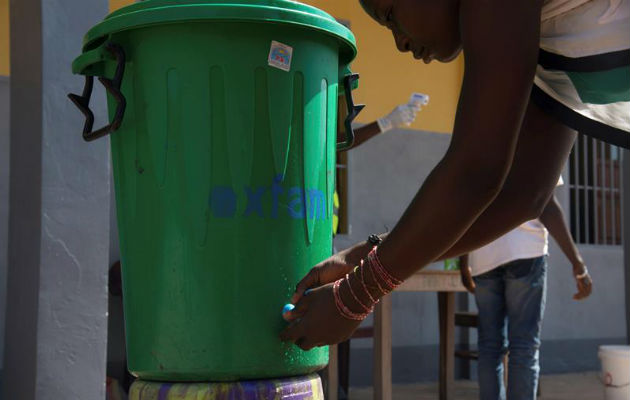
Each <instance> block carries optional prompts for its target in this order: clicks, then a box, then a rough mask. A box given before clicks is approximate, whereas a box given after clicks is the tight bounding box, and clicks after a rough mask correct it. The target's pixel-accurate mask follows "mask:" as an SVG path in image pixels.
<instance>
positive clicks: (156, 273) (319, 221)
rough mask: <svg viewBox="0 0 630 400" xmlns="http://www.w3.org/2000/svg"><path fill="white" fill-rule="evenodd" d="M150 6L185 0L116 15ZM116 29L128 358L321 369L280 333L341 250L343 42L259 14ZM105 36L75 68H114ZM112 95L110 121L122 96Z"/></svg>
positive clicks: (185, 368) (227, 373) (223, 369)
mask: <svg viewBox="0 0 630 400" xmlns="http://www.w3.org/2000/svg"><path fill="white" fill-rule="evenodd" d="M151 3H153V4H163V3H169V4H171V3H173V4H175V3H176V4H182V3H184V2H183V1H182V2H175V1H170V2H165V1H153V2H146V3H139V4H135V5H133V6H130V7H127V9H123V10H122V11H120V12H117V13H115V14H114V16H112V17H110V18H108V20H113V19H114V18H115V16H116V15H119V16H120V17H121V18H122V16H124V15H126V14H131V12H130V11H132V10H134V9H137V8H141V7H142V6H148V5H150V4H151ZM186 3H189V2H186ZM255 3H256V4H262V3H263V2H260V1H259V2H255ZM269 3H271V4H280V3H282V4H285V3H287V4H288V3H290V2H286V1H282V2H281V1H273V2H269ZM295 7H297V5H296V6H295ZM309 9H310V8H309ZM125 10H127V11H125ZM138 12H140V11H138ZM312 14H313V15H321V14H322V13H321V12H318V13H315V12H313V13H312ZM104 24H105V23H103V24H101V25H99V26H97V27H101V28H102V25H104ZM101 28H99V29H101ZM95 29H96V28H95ZM344 29H345V28H344ZM93 31H94V29H93V30H92V31H90V32H93ZM88 36H89V34H88ZM107 37H108V40H109V41H112V42H114V43H116V44H118V45H120V46H121V47H122V48H123V49H124V51H125V53H126V59H127V62H126V69H125V73H124V78H123V82H122V87H121V91H122V93H123V94H124V96H125V98H126V101H127V106H126V111H125V115H124V118H123V121H122V125H121V126H120V128H119V129H118V130H117V131H115V132H113V133H112V134H111V135H110V137H111V146H112V158H113V170H114V178H115V186H116V204H117V217H118V226H119V235H120V247H121V258H122V260H121V261H122V266H123V287H124V308H125V323H126V335H127V336H126V339H127V352H128V366H129V369H130V371H132V372H133V373H134V374H136V375H137V376H139V377H140V378H142V379H146V380H159V381H230V380H242V379H261V378H269V377H282V376H294V375H303V374H307V373H309V372H312V371H315V370H318V369H320V368H322V367H324V366H325V365H326V364H327V362H328V349H327V347H321V348H316V349H313V350H311V351H308V352H304V351H302V350H300V349H299V348H298V347H297V346H295V345H293V344H286V343H282V342H281V341H280V340H279V339H278V334H279V332H280V331H281V329H282V328H283V327H284V326H286V322H284V321H283V319H282V316H281V310H282V307H283V305H284V304H285V303H286V302H287V301H288V299H289V298H290V296H291V294H292V292H293V290H294V287H295V285H296V283H297V282H298V281H299V279H301V278H302V277H303V276H304V275H305V274H306V272H307V271H308V270H309V269H310V268H311V267H312V266H313V265H315V264H316V263H317V262H319V261H321V260H323V259H325V258H326V257H328V256H329V255H330V254H331V252H332V225H331V224H332V213H333V205H332V201H333V193H334V184H335V182H334V179H335V142H336V126H337V125H336V118H337V93H338V82H339V80H340V78H341V77H340V76H339V74H340V72H339V71H343V66H344V65H345V63H346V61H345V60H341V59H340V54H341V53H343V51H342V49H343V48H346V50H348V49H347V46H345V45H344V44H343V43H344V42H343V41H340V40H339V38H338V37H336V36H334V35H331V34H329V33H328V32H324V31H322V30H315V29H310V28H308V29H304V27H303V26H300V25H292V24H278V23H258V22H256V23H253V22H252V21H249V20H245V21H236V20H234V21H224V20H208V21H205V22H198V23H189V22H181V23H174V22H173V21H172V20H169V22H168V23H164V24H159V23H157V22H154V23H152V24H150V25H146V26H140V25H138V26H135V27H134V28H133V29H124V30H116V31H113V30H112V31H110V33H108V36H107ZM272 40H273V41H277V42H281V43H283V44H285V45H288V46H291V47H292V48H293V55H292V60H291V68H290V70H289V71H288V72H287V71H284V70H281V69H278V68H275V67H271V66H269V65H268V55H269V52H270V43H271V41H272ZM87 41H88V42H89V40H87ZM103 43H104V42H102V43H101V44H100V45H97V46H91V47H89V48H86V49H84V51H86V53H87V52H90V51H93V53H90V54H89V55H88V56H84V58H83V59H81V56H80V57H79V58H77V60H75V63H74V65H73V67H74V68H75V71H76V72H80V73H84V74H94V73H98V72H95V71H100V70H102V73H103V74H104V75H105V76H107V77H110V78H111V77H112V75H113V72H114V70H115V68H116V64H115V61H113V60H111V59H110V58H108V57H107V56H106V55H103V52H102V51H101V50H99V49H100V48H101V47H99V46H103ZM94 50H96V51H94ZM349 61H350V60H348V62H349ZM96 65H98V66H99V67H98V68H94V67H95V66H96ZM108 105H109V110H110V119H111V118H113V113H114V110H115V108H116V103H115V100H114V99H113V98H112V97H111V96H108Z"/></svg>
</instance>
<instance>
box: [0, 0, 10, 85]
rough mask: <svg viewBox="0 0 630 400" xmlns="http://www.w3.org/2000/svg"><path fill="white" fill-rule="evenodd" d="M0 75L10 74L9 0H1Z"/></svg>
mask: <svg viewBox="0 0 630 400" xmlns="http://www.w3.org/2000/svg"><path fill="white" fill-rule="evenodd" d="M0 75H9V0H0Z"/></svg>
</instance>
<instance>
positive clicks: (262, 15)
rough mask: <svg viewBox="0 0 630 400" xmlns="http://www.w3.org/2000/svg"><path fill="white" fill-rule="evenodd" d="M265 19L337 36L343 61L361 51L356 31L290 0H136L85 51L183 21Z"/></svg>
mask: <svg viewBox="0 0 630 400" xmlns="http://www.w3.org/2000/svg"><path fill="white" fill-rule="evenodd" d="M209 20H213V21H230V22H237V21H238V22H241V21H242V22H265V23H278V24H287V25H294V26H300V27H303V28H308V29H313V30H316V31H319V32H322V33H325V34H328V35H330V36H333V37H334V38H336V39H337V40H338V42H339V44H340V46H339V49H340V50H339V53H340V54H339V55H340V63H341V64H347V63H349V62H351V61H352V60H353V59H354V58H355V57H356V54H357V48H356V40H355V37H354V34H353V33H352V31H350V30H349V29H348V28H346V27H345V26H343V25H342V24H340V23H339V22H337V21H336V20H335V19H334V18H333V17H332V16H330V15H329V14H327V13H325V12H324V11H321V10H319V9H317V8H315V7H312V6H309V5H306V4H302V3H298V2H295V1H289V0H253V1H252V0H249V1H247V0H227V1H226V0H223V1H221V2H219V1H218V0H150V1H143V2H139V3H134V4H131V5H128V6H126V7H123V8H121V9H119V10H117V11H114V12H113V13H111V14H109V15H108V16H107V17H106V18H105V19H104V20H103V21H102V22H100V23H99V24H97V25H95V26H94V27H92V28H91V29H90V30H89V31H88V32H87V33H86V34H85V36H84V37H83V51H84V52H85V51H89V50H91V49H93V48H95V47H96V46H98V45H99V44H101V43H102V42H103V41H104V40H107V38H108V37H109V36H110V35H111V34H114V33H117V32H122V31H126V30H132V29H138V28H143V27H147V26H151V25H163V24H172V23H181V22H203V21H209Z"/></svg>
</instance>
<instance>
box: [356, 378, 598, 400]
mask: <svg viewBox="0 0 630 400" xmlns="http://www.w3.org/2000/svg"><path fill="white" fill-rule="evenodd" d="M541 390H542V396H541V397H540V398H539V399H540V400H600V399H602V400H603V399H604V389H603V386H602V384H601V383H600V381H599V376H598V373H597V372H586V373H576V374H563V375H543V376H542V377H541ZM478 396H479V390H478V389H477V383H476V382H473V381H457V382H456V383H455V396H454V399H453V400H477V399H478ZM392 397H393V399H394V400H436V399H437V398H438V388H437V383H427V384H418V385H394V390H393V396H392ZM350 400H372V388H351V389H350Z"/></svg>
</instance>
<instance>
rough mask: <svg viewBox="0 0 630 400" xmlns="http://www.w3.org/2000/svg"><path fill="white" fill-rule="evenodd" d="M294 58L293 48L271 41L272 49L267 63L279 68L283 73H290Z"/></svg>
mask: <svg viewBox="0 0 630 400" xmlns="http://www.w3.org/2000/svg"><path fill="white" fill-rule="evenodd" d="M292 57H293V47H291V46H287V45H286V44H282V43H280V42H276V41H275V40H272V41H271V48H270V49H269V59H268V60H267V63H268V64H269V65H270V66H272V67H276V68H279V69H281V70H283V71H289V70H290V69H291V58H292Z"/></svg>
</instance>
